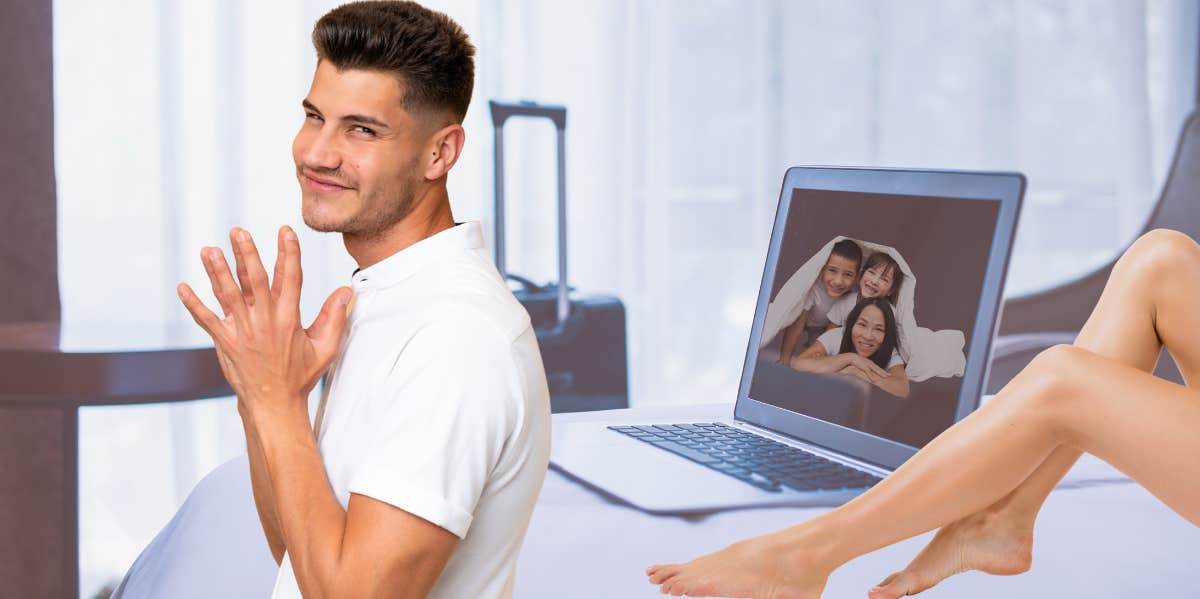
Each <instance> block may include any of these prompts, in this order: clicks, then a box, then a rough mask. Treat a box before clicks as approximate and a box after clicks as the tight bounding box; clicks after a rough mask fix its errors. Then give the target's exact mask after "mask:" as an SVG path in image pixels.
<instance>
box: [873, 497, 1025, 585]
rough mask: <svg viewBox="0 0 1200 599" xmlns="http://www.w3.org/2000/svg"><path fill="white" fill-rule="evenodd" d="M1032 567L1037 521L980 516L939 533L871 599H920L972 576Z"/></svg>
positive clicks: (999, 515)
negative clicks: (952, 580)
mask: <svg viewBox="0 0 1200 599" xmlns="http://www.w3.org/2000/svg"><path fill="white" fill-rule="evenodd" d="M1032 561H1033V519H1032V518H1026V517H1021V516H1012V515H1008V514H1006V513H1005V512H999V513H997V512H989V511H984V512H979V513H977V514H972V515H970V516H967V517H966V518H963V519H961V520H958V521H957V522H952V523H950V524H948V525H946V526H944V527H942V529H941V530H939V531H938V533H937V535H936V536H934V537H933V540H932V541H930V542H929V545H928V546H926V547H925V549H923V550H922V551H921V553H920V554H919V555H917V557H916V559H914V560H913V561H912V563H910V564H909V565H908V567H907V568H905V569H903V570H901V571H899V572H896V573H894V574H892V575H891V576H888V577H887V578H885V579H884V580H883V582H881V583H879V586H876V587H875V588H873V589H871V590H870V591H869V592H868V593H867V596H868V597H869V598H870V599H896V598H898V597H904V596H906V595H916V594H917V593H920V592H921V591H924V590H926V589H928V588H930V587H932V586H933V585H935V584H937V583H939V582H941V581H943V580H945V579H947V578H949V577H951V576H953V575H955V574H958V573H960V572H966V571H968V570H981V571H983V572H987V573H988V574H1000V575H1012V574H1020V573H1022V572H1025V571H1027V570H1029V566H1030V564H1031V563H1032Z"/></svg>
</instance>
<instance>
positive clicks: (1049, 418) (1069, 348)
mask: <svg viewBox="0 0 1200 599" xmlns="http://www.w3.org/2000/svg"><path fill="white" fill-rule="evenodd" d="M1092 357H1093V356H1092V355H1091V354H1089V353H1088V352H1087V350H1084V349H1080V348H1078V347H1075V346H1073V345H1055V346H1053V347H1050V348H1048V349H1046V350H1044V351H1042V352H1041V353H1040V354H1038V355H1037V356H1036V357H1035V358H1034V359H1033V361H1031V362H1030V363H1029V365H1028V366H1027V367H1025V369H1024V370H1022V371H1021V373H1020V374H1019V375H1017V376H1018V378H1020V380H1021V383H1020V388H1019V390H1018V391H1017V392H1016V393H1013V394H1012V395H1011V397H1012V398H1013V401H1016V402H1020V405H1018V406H1016V409H1017V410H1018V411H1019V412H1021V413H1024V414H1026V415H1027V416H1029V417H1030V418H1032V419H1033V422H1034V423H1036V424H1038V425H1040V426H1043V427H1045V429H1046V430H1047V431H1049V432H1050V433H1051V434H1053V435H1054V436H1055V437H1056V438H1059V439H1060V440H1062V441H1063V442H1067V440H1068V437H1069V431H1068V430H1067V427H1065V426H1064V423H1066V422H1069V421H1070V420H1071V414H1072V413H1073V411H1075V410H1077V409H1081V408H1083V407H1084V406H1083V405H1081V401H1085V400H1084V399H1083V397H1084V395H1085V394H1084V393H1081V390H1082V388H1083V386H1084V385H1086V381H1087V380H1088V378H1089V377H1090V376H1094V375H1093V374H1089V373H1090V369H1091V368H1093V367H1094V366H1095V364H1094V362H1093V360H1092V359H1091V358H1092ZM1016 380H1017V379H1014V382H1016Z"/></svg>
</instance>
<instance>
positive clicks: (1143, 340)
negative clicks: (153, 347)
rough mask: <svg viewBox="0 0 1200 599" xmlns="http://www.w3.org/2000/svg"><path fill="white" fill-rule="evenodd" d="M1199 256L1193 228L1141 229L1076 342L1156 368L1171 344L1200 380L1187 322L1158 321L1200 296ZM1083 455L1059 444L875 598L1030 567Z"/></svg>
mask: <svg viewBox="0 0 1200 599" xmlns="http://www.w3.org/2000/svg"><path fill="white" fill-rule="evenodd" d="M1189 256H1194V258H1192V259H1189V258H1188V257H1189ZM1197 264H1200V248H1197V246H1196V244H1195V243H1194V242H1193V241H1192V240H1191V239H1190V238H1188V237H1187V236H1185V235H1182V234H1180V233H1176V232H1173V231H1153V232H1151V233H1148V234H1146V235H1144V236H1142V238H1140V239H1138V241H1137V242H1135V243H1134V245H1133V246H1132V247H1131V248H1130V249H1129V250H1128V251H1126V253H1125V255H1124V256H1122V257H1121V259H1120V260H1119V261H1118V262H1117V264H1116V266H1115V268H1114V269H1113V272H1112V275H1111V276H1110V278H1109V280H1108V283H1107V284H1106V285H1105V288H1104V293H1103V295H1102V296H1101V298H1100V301H1099V302H1098V303H1097V304H1096V307H1095V309H1094V310H1093V311H1092V314H1091V317H1089V318H1088V321H1087V323H1086V324H1084V327H1083V330H1082V331H1080V333H1079V336H1078V337H1077V338H1076V340H1075V346H1076V347H1081V348H1083V349H1086V350H1089V351H1091V352H1093V353H1096V354H1099V355H1102V356H1105V357H1107V358H1111V359H1113V360H1118V361H1120V362H1123V363H1125V364H1128V365H1130V366H1133V367H1135V368H1138V369H1140V370H1144V371H1146V372H1152V371H1153V369H1154V365H1155V362H1156V360H1157V359H1158V356H1159V353H1160V349H1161V348H1162V346H1163V345H1164V344H1165V346H1166V348H1167V351H1169V352H1171V354H1172V357H1174V358H1175V360H1176V363H1177V365H1178V366H1179V369H1180V372H1181V373H1182V374H1183V376H1184V380H1185V381H1193V382H1194V381H1196V380H1198V377H1200V359H1198V356H1197V355H1196V354H1197V350H1198V349H1200V342H1197V341H1195V340H1193V339H1191V338H1189V336H1188V335H1187V334H1186V333H1187V329H1182V328H1180V327H1181V326H1183V327H1186V326H1189V323H1186V322H1185V323H1168V324H1169V326H1162V323H1160V322H1159V321H1160V319H1165V320H1168V321H1169V320H1170V319H1171V318H1174V317H1178V316H1179V314H1180V312H1183V313H1185V314H1186V312H1187V311H1188V307H1187V306H1185V305H1182V304H1183V302H1191V301H1192V300H1191V299H1189V298H1193V297H1200V268H1198V267H1197ZM1185 317H1186V316H1185ZM1159 329H1161V330H1162V332H1161V333H1159ZM1181 332H1183V333H1184V334H1182V335H1181ZM1160 337H1161V339H1160ZM1079 455H1080V452H1079V451H1078V450H1076V449H1074V448H1070V447H1059V448H1058V449H1056V450H1054V452H1053V453H1051V454H1050V457H1049V458H1047V459H1046V461H1045V462H1043V463H1042V465H1041V466H1040V467H1039V468H1038V469H1037V470H1035V471H1034V473H1033V474H1031V475H1030V476H1029V478H1028V479H1026V480H1025V482H1024V483H1022V484H1021V486H1019V487H1017V488H1016V489H1015V490H1014V491H1013V492H1012V493H1010V494H1009V495H1008V496H1006V497H1005V498H1003V499H1001V500H1000V501H999V502H997V503H996V504H994V505H992V506H989V507H988V508H987V509H985V510H982V511H980V512H978V513H975V514H971V515H969V516H967V517H966V518H963V519H962V520H959V521H957V522H952V523H950V524H948V525H946V526H944V527H942V529H941V530H939V531H938V534H937V535H936V536H935V537H934V539H933V541H931V542H930V543H929V545H928V546H927V547H926V548H925V549H924V550H923V551H921V553H920V554H919V555H917V557H916V559H914V560H913V561H912V563H910V564H909V565H908V567H906V568H905V569H904V570H901V571H900V572H896V573H894V574H892V575H891V576H888V577H887V578H885V579H884V580H883V582H881V583H880V584H879V586H878V587H876V588H874V589H871V592H870V597H871V599H896V598H897V597H902V596H906V595H915V594H917V593H920V592H921V591H924V590H926V589H928V588H930V587H932V586H934V585H936V584H937V583H939V582H941V581H942V580H944V579H945V578H947V577H949V576H952V575H954V574H958V573H960V572H965V571H968V570H982V571H984V572H988V573H990V574H1019V573H1021V572H1024V571H1026V570H1028V569H1029V566H1030V564H1031V563H1032V559H1033V555H1032V549H1033V525H1034V520H1035V519H1036V518H1037V514H1038V512H1039V511H1040V510H1041V507H1042V504H1043V503H1044V502H1045V500H1046V497H1047V496H1048V495H1049V494H1050V491H1052V490H1053V489H1054V486H1055V485H1057V484H1058V481H1060V480H1061V479H1062V477H1063V476H1064V475H1066V473H1067V471H1068V470H1070V468H1071V466H1072V465H1073V464H1074V463H1075V462H1076V460H1078V459H1079Z"/></svg>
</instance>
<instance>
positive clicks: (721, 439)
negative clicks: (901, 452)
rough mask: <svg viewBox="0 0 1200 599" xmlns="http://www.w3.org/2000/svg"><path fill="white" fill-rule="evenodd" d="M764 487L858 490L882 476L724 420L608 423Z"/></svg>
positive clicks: (613, 428)
mask: <svg viewBox="0 0 1200 599" xmlns="http://www.w3.org/2000/svg"><path fill="white" fill-rule="evenodd" d="M608 428H609V429H611V430H614V431H616V432H618V433H621V434H624V435H628V436H630V437H633V438H634V439H638V440H640V441H645V442H646V443H649V444H651V445H653V446H655V447H658V448H661V449H665V450H667V451H669V452H671V453H673V454H676V455H679V456H682V457H685V458H687V459H689V460H691V461H693V462H696V463H698V464H700V465H702V466H707V467H709V468H712V469H713V470H716V471H717V472H720V473H722V474H727V475H729V476H732V477H734V478H736V479H738V480H740V481H743V482H746V483H749V484H751V485H754V486H755V487H758V488H760V489H762V490H764V491H770V492H773V493H778V492H780V491H782V490H783V487H787V488H790V489H795V490H797V491H815V490H840V489H861V488H865V487H870V486H871V485H874V484H875V483H877V482H879V480H880V478H879V477H878V476H875V475H873V474H868V473H866V472H863V471H861V470H855V469H854V468H850V467H849V466H845V465H843V464H839V463H837V462H834V461H832V460H829V459H826V458H823V457H821V456H819V455H816V454H813V453H809V452H807V451H804V450H802V449H797V448H795V447H791V446H789V445H784V444H783V443H780V442H778V441H774V440H772V439H768V438H766V437H763V436H761V435H756V434H754V433H750V432H746V431H744V430H741V429H738V428H734V427H732V426H728V425H725V424H720V423H715V422H702V423H695V424H654V425H646V426H610V427H608Z"/></svg>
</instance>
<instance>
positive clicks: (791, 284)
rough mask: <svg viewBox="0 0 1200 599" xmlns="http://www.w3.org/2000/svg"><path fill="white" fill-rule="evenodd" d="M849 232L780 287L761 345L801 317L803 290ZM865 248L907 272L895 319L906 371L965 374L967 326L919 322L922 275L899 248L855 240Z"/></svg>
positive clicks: (912, 374)
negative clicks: (916, 306)
mask: <svg viewBox="0 0 1200 599" xmlns="http://www.w3.org/2000/svg"><path fill="white" fill-rule="evenodd" d="M843 239H849V238H848V237H845V236H842V235H839V236H837V237H834V238H833V239H831V240H830V241H829V243H826V244H825V246H824V247H822V248H821V250H820V251H818V252H817V253H816V254H815V255H813V257H812V258H809V259H808V261H807V262H805V263H804V264H803V265H801V266H800V268H799V269H797V270H796V272H795V273H793V274H792V276H791V277H789V278H788V280H787V281H786V282H785V283H784V284H783V287H781V288H780V289H779V293H778V294H776V295H775V299H774V301H772V302H771V303H770V304H769V305H768V306H767V316H766V319H765V321H764V322H763V329H762V336H761V337H760V338H759V348H760V349H761V348H763V347H766V346H767V345H768V344H770V343H771V342H772V341H773V340H774V339H775V337H776V336H778V335H779V332H780V331H782V330H783V329H785V328H787V326H788V325H790V324H792V323H793V322H795V320H796V319H797V318H798V317H799V316H800V312H801V305H802V304H803V302H804V295H805V294H806V293H808V290H809V289H810V288H811V287H812V286H813V283H815V282H816V281H817V277H818V276H819V275H820V274H821V269H822V268H823V267H824V266H825V261H826V260H827V259H828V258H829V254H830V253H831V252H832V251H833V245H834V244H835V243H837V242H839V241H841V240H843ZM853 241H854V242H856V243H858V245H859V246H860V247H861V248H863V263H864V264H865V263H866V259H867V257H868V256H870V255H871V254H874V253H876V252H886V253H887V254H888V255H889V256H891V257H892V258H893V259H894V260H895V261H896V264H899V265H900V270H901V272H903V273H904V282H903V283H901V284H900V294H899V297H898V298H897V300H896V324H897V329H898V334H899V344H900V347H899V348H898V349H899V351H900V357H901V359H903V360H904V362H905V368H904V371H905V373H906V374H907V375H908V378H910V379H912V380H913V381H917V382H920V381H924V380H926V379H929V378H932V377H935V376H940V377H952V376H962V373H963V369H964V368H965V367H966V364H967V359H966V355H965V354H963V346H964V345H965V343H966V339H965V337H964V336H963V333H962V331H957V330H953V329H945V330H941V331H931V330H929V329H926V328H922V327H918V326H917V321H916V318H914V317H913V297H914V296H915V294H916V287H917V277H916V276H915V275H914V274H913V271H912V269H911V268H909V266H908V262H905V261H904V257H903V256H901V255H900V252H897V251H896V250H895V248H892V247H889V246H886V245H879V244H876V243H871V242H868V241H859V240H857V239H854V240H853Z"/></svg>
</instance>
